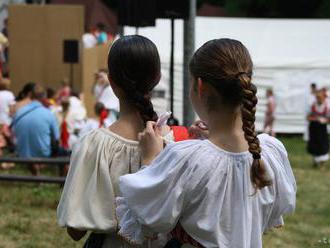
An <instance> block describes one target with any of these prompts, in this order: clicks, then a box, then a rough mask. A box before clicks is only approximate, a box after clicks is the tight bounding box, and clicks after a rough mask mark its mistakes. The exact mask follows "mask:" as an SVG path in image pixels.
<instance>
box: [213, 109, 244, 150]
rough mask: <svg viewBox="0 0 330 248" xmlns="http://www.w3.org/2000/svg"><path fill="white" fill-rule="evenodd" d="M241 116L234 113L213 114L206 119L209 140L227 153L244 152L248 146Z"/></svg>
mask: <svg viewBox="0 0 330 248" xmlns="http://www.w3.org/2000/svg"><path fill="white" fill-rule="evenodd" d="M242 126H243V122H242V118H241V114H240V113H239V112H238V111H236V112H235V113H233V112H231V113H226V112H223V113H221V114H218V113H217V114H213V113H211V114H210V116H209V118H208V127H209V132H210V136H209V140H210V141H211V142H212V143H214V144H215V145H217V146H219V147H220V148H222V149H224V150H226V151H229V152H245V151H247V150H248V148H249V146H248V144H247V142H246V140H245V138H244V132H243V129H242Z"/></svg>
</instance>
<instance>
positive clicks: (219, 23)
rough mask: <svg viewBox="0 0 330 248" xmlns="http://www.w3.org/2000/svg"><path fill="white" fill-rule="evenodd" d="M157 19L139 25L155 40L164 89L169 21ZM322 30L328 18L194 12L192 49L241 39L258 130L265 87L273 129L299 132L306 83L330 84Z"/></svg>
mask: <svg viewBox="0 0 330 248" xmlns="http://www.w3.org/2000/svg"><path fill="white" fill-rule="evenodd" d="M175 23H176V25H175V29H176V30H175V80H176V81H175V84H176V85H175V107H176V111H175V112H176V113H175V114H176V115H177V116H178V117H179V118H180V119H181V118H182V61H183V22H182V21H181V20H177V21H176V22H175ZM156 24H157V25H156V27H148V28H141V29H139V34H141V35H144V36H146V37H149V38H150V39H151V40H152V41H154V42H155V43H156V45H157V47H158V49H159V52H160V56H161V60H162V65H163V71H162V73H163V79H162V83H161V85H160V87H165V88H168V87H167V86H168V68H169V61H170V21H169V20H163V19H160V20H157V23H156ZM325 30H330V20H325V19H308V20H306V19H250V18H219V17H216V18H215V17H198V18H196V32H195V35H196V37H195V38H196V48H198V47H200V46H201V45H203V44H204V43H205V42H206V41H208V40H211V39H218V38H232V39H237V40H240V41H241V42H242V43H243V44H244V45H245V46H246V47H247V48H248V49H249V51H250V53H251V57H252V59H253V61H254V67H255V71H254V78H253V81H254V83H256V84H257V85H258V88H259V93H258V96H259V100H260V101H259V104H258V111H257V128H258V129H259V130H261V129H262V124H263V119H264V111H265V90H266V89H267V88H272V89H273V90H274V93H275V97H276V100H277V110H276V122H275V130H276V131H277V132H284V133H302V132H303V131H304V127H305V124H306V121H305V119H306V118H305V117H306V107H307V106H306V104H307V102H306V101H307V95H308V91H309V85H310V83H311V82H315V83H316V84H317V85H318V86H319V87H323V86H326V87H327V86H330V49H329V46H330V43H329V40H330V32H326V31H325ZM134 33H135V29H132V28H125V34H134ZM167 95H168V94H167ZM156 105H157V104H156Z"/></svg>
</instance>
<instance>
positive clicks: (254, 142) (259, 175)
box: [238, 73, 272, 189]
mask: <svg viewBox="0 0 330 248" xmlns="http://www.w3.org/2000/svg"><path fill="white" fill-rule="evenodd" d="M238 79H239V81H240V84H241V86H242V92H243V94H242V105H241V113H242V121H243V131H244V137H245V139H246V141H247V142H248V144H249V152H250V153H251V154H252V156H253V162H252V166H251V181H252V184H253V185H254V187H255V188H257V189H261V188H263V187H265V186H269V185H271V183H272V182H271V180H269V179H268V176H267V172H266V169H265V165H264V163H263V161H262V160H261V147H260V142H259V139H258V137H257V134H256V131H255V125H254V123H255V120H256V118H255V114H256V105H257V103H258V98H257V96H256V94H257V87H256V86H255V85H254V84H253V83H252V82H251V75H249V74H248V73H239V75H238Z"/></svg>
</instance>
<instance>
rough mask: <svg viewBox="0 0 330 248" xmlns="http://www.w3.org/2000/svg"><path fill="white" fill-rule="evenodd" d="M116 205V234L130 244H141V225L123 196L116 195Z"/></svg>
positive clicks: (142, 237)
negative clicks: (117, 228)
mask: <svg viewBox="0 0 330 248" xmlns="http://www.w3.org/2000/svg"><path fill="white" fill-rule="evenodd" d="M116 205H117V207H116V214H117V219H118V224H119V231H118V235H119V236H121V237H123V238H124V239H125V240H126V241H127V242H128V243H130V244H134V245H141V244H142V243H143V241H144V235H143V232H142V225H141V224H140V223H139V222H138V220H137V218H136V216H135V215H134V213H133V212H132V211H131V210H130V209H129V208H128V205H127V203H126V200H125V198H124V197H117V198H116Z"/></svg>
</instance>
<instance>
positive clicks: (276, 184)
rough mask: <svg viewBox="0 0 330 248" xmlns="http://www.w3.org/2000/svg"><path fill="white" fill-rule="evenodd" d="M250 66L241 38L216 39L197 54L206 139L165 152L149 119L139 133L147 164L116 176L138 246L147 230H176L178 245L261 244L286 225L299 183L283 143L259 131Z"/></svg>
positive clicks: (195, 89) (126, 225) (123, 219)
mask: <svg viewBox="0 0 330 248" xmlns="http://www.w3.org/2000/svg"><path fill="white" fill-rule="evenodd" d="M252 68H253V65H252V61H251V58H250V55H249V52H248V50H247V49H246V48H245V47H244V46H243V44H242V43H241V42H239V41H236V40H231V39H218V40H211V41H209V42H207V43H205V44H204V45H203V46H202V47H201V48H199V49H198V50H197V51H196V52H195V54H194V56H193V58H192V60H191V62H190V70H191V73H192V75H193V80H192V82H191V84H192V85H191V92H190V97H191V101H192V104H193V106H194V109H195V110H196V112H197V114H198V116H200V118H202V120H204V121H205V122H206V123H207V124H208V129H209V139H206V140H189V141H183V142H178V143H174V144H170V145H168V146H167V147H166V148H165V150H163V143H162V138H161V137H160V136H159V131H158V129H157V128H155V126H154V123H153V122H148V123H147V128H146V130H145V131H144V132H143V133H141V134H140V145H141V150H142V164H143V165H144V166H145V167H146V168H144V169H143V170H140V171H139V172H137V173H134V174H130V175H125V176H122V177H120V179H119V189H120V193H121V196H122V197H118V198H117V209H116V210H117V211H116V212H117V216H118V219H119V225H120V230H119V235H122V236H123V237H124V238H125V239H126V240H129V241H130V243H135V244H141V243H142V242H143V241H144V236H148V235H149V236H150V233H151V234H152V233H157V232H170V231H171V230H173V231H172V235H173V238H174V239H175V240H176V243H179V245H180V246H181V245H183V244H187V243H188V244H190V245H193V246H194V247H208V248H211V247H221V248H231V247H235V248H252V247H253V248H260V247H262V234H263V233H264V232H265V231H267V230H268V229H271V228H273V227H279V226H282V225H283V219H282V215H283V214H286V213H291V212H292V211H293V210H294V208H295V194H296V183H295V179H294V176H293V173H292V170H291V167H290V163H289V160H288V157H287V152H286V150H285V148H284V146H283V145H282V143H281V142H280V141H279V140H277V139H275V138H273V137H271V136H268V135H267V134H262V135H259V136H257V135H256V132H255V130H254V122H255V112H256V104H257V101H258V100H257V97H256V92H257V89H256V86H255V85H254V84H253V83H252V82H251V77H252ZM162 150H163V151H162ZM161 151H162V152H161ZM159 153H160V154H159ZM157 154H159V155H158V156H157ZM156 156H157V157H156Z"/></svg>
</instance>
